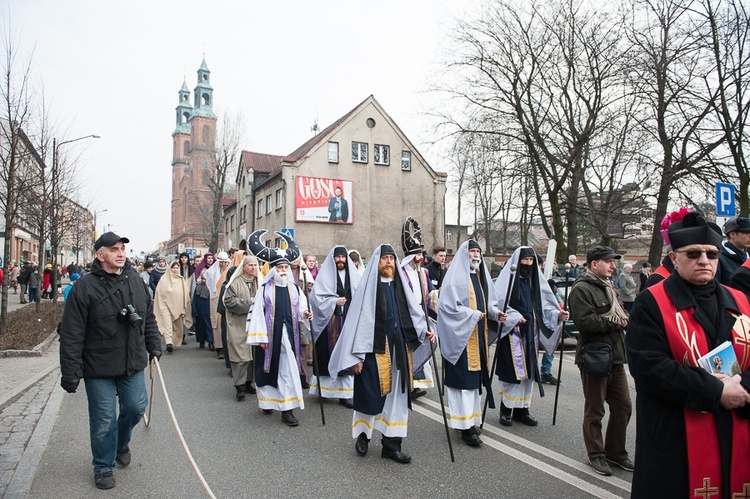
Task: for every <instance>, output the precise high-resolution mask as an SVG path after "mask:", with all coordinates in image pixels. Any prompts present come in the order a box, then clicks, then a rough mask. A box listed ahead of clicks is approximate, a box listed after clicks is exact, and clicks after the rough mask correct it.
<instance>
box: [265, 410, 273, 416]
mask: <svg viewBox="0 0 750 499" xmlns="http://www.w3.org/2000/svg"><path fill="white" fill-rule="evenodd" d="M263 414H266V415H268V414H273V409H263Z"/></svg>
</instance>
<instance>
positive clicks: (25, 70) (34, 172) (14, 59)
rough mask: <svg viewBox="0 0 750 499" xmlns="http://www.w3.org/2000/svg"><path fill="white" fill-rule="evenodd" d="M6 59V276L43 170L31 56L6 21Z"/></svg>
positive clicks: (1, 314) (0, 166)
mask: <svg viewBox="0 0 750 499" xmlns="http://www.w3.org/2000/svg"><path fill="white" fill-rule="evenodd" d="M2 41H3V54H2V55H3V58H2V80H1V81H0V99H1V100H2V102H0V107H1V108H0V209H2V211H3V222H4V231H5V242H4V248H3V251H4V255H5V256H6V258H5V259H4V261H3V262H2V267H3V272H4V274H7V270H8V263H7V260H8V258H7V257H8V256H9V255H10V250H11V245H10V244H11V239H12V238H11V236H10V235H11V234H12V233H13V228H14V227H15V226H19V225H20V222H21V221H22V220H21V219H26V218H27V212H26V209H27V208H28V206H27V205H26V203H25V202H24V201H25V195H26V194H27V193H29V192H32V191H34V190H35V188H36V182H37V179H38V178H39V177H40V175H41V173H42V172H41V171H40V170H41V169H42V168H43V167H44V161H43V159H42V157H41V156H40V155H39V154H38V153H37V151H36V149H35V147H34V145H33V143H32V141H31V140H30V138H29V136H28V135H27V130H28V129H29V128H30V127H32V126H33V114H34V110H33V106H32V88H31V57H29V59H28V61H21V60H20V59H19V50H18V47H17V40H16V38H15V37H14V35H13V33H12V30H11V29H10V23H9V22H5V23H4V24H3V30H2ZM7 310H8V285H7V283H6V282H5V281H4V282H3V283H2V304H1V305H0V334H4V333H5V331H6V328H7V324H8V316H7Z"/></svg>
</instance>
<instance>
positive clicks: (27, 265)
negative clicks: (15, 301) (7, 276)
mask: <svg viewBox="0 0 750 499" xmlns="http://www.w3.org/2000/svg"><path fill="white" fill-rule="evenodd" d="M32 272H34V266H33V265H31V262H30V261H28V260H27V261H26V262H24V264H23V268H22V269H21V273H20V274H19V275H18V284H20V285H21V303H29V302H28V301H27V300H26V290H27V288H28V287H29V278H31V273H32Z"/></svg>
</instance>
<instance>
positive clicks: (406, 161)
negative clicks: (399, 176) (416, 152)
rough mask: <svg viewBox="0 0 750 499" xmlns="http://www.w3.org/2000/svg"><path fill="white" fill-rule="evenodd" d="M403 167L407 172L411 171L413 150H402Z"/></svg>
mask: <svg viewBox="0 0 750 499" xmlns="http://www.w3.org/2000/svg"><path fill="white" fill-rule="evenodd" d="M401 169H402V170H403V171H405V172H410V171H411V152H410V151H401Z"/></svg>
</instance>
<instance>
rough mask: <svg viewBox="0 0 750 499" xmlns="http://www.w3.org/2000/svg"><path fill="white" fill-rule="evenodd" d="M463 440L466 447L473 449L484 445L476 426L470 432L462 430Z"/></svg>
mask: <svg viewBox="0 0 750 499" xmlns="http://www.w3.org/2000/svg"><path fill="white" fill-rule="evenodd" d="M461 439H462V440H463V441H464V443H465V444H466V445H468V446H471V447H476V446H478V445H479V444H481V443H482V440H481V439H480V438H479V434H478V433H477V427H476V426H472V427H471V428H469V429H468V430H461Z"/></svg>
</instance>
